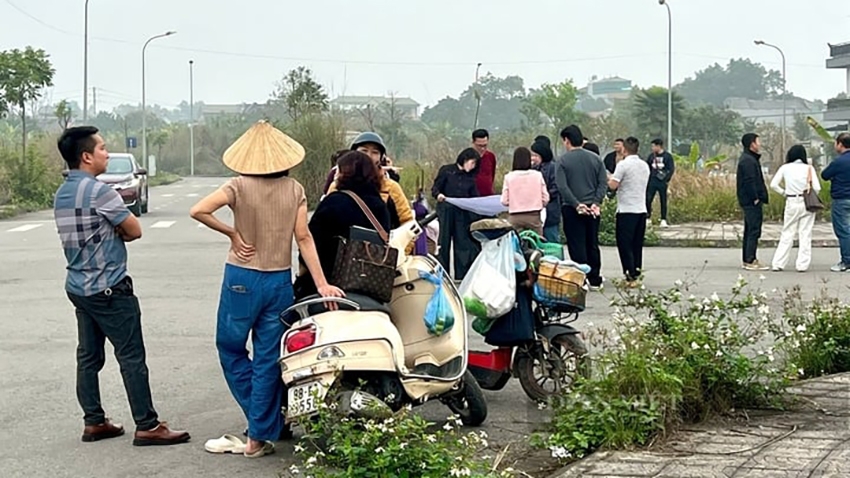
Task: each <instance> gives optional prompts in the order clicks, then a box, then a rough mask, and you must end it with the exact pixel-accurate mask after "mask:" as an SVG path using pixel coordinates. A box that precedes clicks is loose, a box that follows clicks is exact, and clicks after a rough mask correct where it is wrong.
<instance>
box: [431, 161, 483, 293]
mask: <svg viewBox="0 0 850 478" xmlns="http://www.w3.org/2000/svg"><path fill="white" fill-rule="evenodd" d="M480 159H481V157H480V156H479V155H478V152H477V151H475V150H474V149H472V148H467V149H464V150H463V151H461V152H460V154H459V155H458V157H457V160H456V161H455V163H454V164H447V165H445V166H443V167H441V168H440V171H439V172H438V173H437V179H435V180H434V187H432V188H431V194H432V195H433V196H434V199H436V200H437V217H438V218H439V220H440V241H439V242H440V253H439V259H440V263H441V264H442V265H443V268H445V269H446V271H449V270H450V268H449V267H450V266H449V253H450V251H451V248H452V243H454V258H455V260H454V273H455V276H454V277H455V279H457V280H463V278H464V277H466V273H467V272H468V271H469V268H470V267H471V266H472V263H473V262H474V261H475V258H476V257H477V256H478V252H479V251H480V246H479V244H478V243H477V242H476V241H475V239H473V238H472V234H471V233H470V232H469V226H470V225H471V224H472V223H473V222H474V221H475V220H476V219H477V217H476V215H475V214H474V213H472V212H469V211H464V210H463V209H460V208H458V207H456V206H453V205H451V204H449V203H447V202H446V198H447V197H450V198H474V197H478V188H477V187H476V186H475V172H476V171H475V168H476V166H477V165H478V161H479V160H480Z"/></svg>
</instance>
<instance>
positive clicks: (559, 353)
mask: <svg viewBox="0 0 850 478" xmlns="http://www.w3.org/2000/svg"><path fill="white" fill-rule="evenodd" d="M536 349H537V350H531V351H522V352H520V351H518V352H517V358H516V364H515V370H516V374H517V376H518V377H519V383H520V385H522V389H523V391H525V394H526V395H528V397H529V398H531V399H532V400H534V401H536V402H548V401H549V399H550V398H551V397H552V396H554V395H557V394H558V393H561V391H562V390H564V389H565V388H568V387H569V386H570V385H572V383H573V382H575V381H576V379H578V378H579V377H585V378H586V377H589V376H590V356H589V355H588V354H587V347H586V346H585V345H584V341H582V340H581V337H580V336H579V335H578V334H564V335H559V336H558V337H555V339H554V340H553V341H552V343H551V349H550V351H549V356H548V358H546V359H544V358H543V350H542V347H539V346H538V347H536ZM550 381H551V382H552V384H553V385H554V386H553V387H552V389H548V388H546V386H545V385H546V383H547V382H550Z"/></svg>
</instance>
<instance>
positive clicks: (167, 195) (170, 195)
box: [162, 194, 174, 198]
mask: <svg viewBox="0 0 850 478" xmlns="http://www.w3.org/2000/svg"><path fill="white" fill-rule="evenodd" d="M162 197H164V198H170V197H174V195H173V194H163V195H162Z"/></svg>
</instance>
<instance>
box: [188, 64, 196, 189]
mask: <svg viewBox="0 0 850 478" xmlns="http://www.w3.org/2000/svg"><path fill="white" fill-rule="evenodd" d="M194 175H195V61H194V60H189V176H194Z"/></svg>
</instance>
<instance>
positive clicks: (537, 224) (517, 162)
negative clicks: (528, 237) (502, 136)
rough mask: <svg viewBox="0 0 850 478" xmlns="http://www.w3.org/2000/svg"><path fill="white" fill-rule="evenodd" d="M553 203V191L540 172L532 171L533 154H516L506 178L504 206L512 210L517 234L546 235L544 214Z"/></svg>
mask: <svg viewBox="0 0 850 478" xmlns="http://www.w3.org/2000/svg"><path fill="white" fill-rule="evenodd" d="M548 203H549V191H547V189H546V181H545V180H544V179H543V175H542V174H540V171H537V170H534V169H531V151H530V150H529V149H528V148H517V149H516V151H514V164H513V171H511V172H510V173H508V174H507V175H506V176H505V181H504V185H503V186H502V204H503V205H505V206H507V207H508V212H509V213H510V216H509V217H508V221H510V223H511V225H512V226H513V227H514V229H516V230H517V231H522V230H526V229H530V230H532V231H534V232H536V233H537V234H540V235H543V220H542V218H541V217H540V211H541V210H543V208H545V207H546V204H548Z"/></svg>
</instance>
